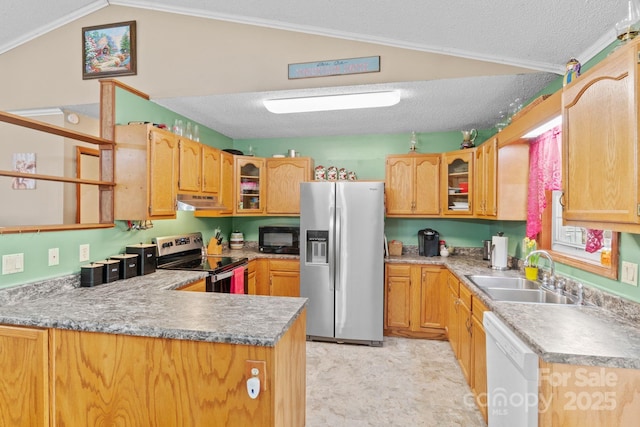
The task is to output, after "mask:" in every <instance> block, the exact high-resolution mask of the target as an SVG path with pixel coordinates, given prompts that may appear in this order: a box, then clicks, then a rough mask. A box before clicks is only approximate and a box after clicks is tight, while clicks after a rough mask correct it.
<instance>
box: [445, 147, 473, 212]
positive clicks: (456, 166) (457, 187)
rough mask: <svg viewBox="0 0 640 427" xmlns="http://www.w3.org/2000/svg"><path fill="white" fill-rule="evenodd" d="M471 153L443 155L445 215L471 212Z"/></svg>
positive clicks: (459, 152)
mask: <svg viewBox="0 0 640 427" xmlns="http://www.w3.org/2000/svg"><path fill="white" fill-rule="evenodd" d="M472 154H473V153H472V151H471V150H465V151H457V152H451V153H446V154H444V155H443V156H444V161H443V165H444V171H445V172H444V173H445V177H444V178H445V179H444V182H446V183H447V184H446V185H447V189H446V192H447V195H446V198H445V200H446V206H445V209H444V212H445V214H449V215H460V214H470V213H471V212H472V206H471V201H472V200H473V199H472V197H471V194H472V191H473V190H472V182H471V181H472V179H471V178H472V176H473V173H472V172H473V171H472V170H471V169H472V162H471V160H472Z"/></svg>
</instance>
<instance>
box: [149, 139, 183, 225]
mask: <svg viewBox="0 0 640 427" xmlns="http://www.w3.org/2000/svg"><path fill="white" fill-rule="evenodd" d="M149 145H150V164H151V167H150V169H151V170H150V171H149V174H150V179H149V181H150V189H149V216H151V217H155V216H167V217H173V218H175V216H176V203H177V202H176V200H177V196H176V190H177V185H176V183H177V174H178V142H177V141H176V139H175V138H173V137H172V134H170V133H168V132H162V133H161V132H159V131H151V132H150V144H149Z"/></svg>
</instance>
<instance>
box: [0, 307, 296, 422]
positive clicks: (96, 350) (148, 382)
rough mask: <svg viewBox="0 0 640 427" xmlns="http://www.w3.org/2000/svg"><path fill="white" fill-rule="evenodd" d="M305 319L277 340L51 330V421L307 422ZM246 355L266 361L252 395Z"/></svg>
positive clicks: (29, 413)
mask: <svg viewBox="0 0 640 427" xmlns="http://www.w3.org/2000/svg"><path fill="white" fill-rule="evenodd" d="M305 322H306V314H305V313H303V314H302V315H301V316H299V317H298V318H297V319H296V320H295V322H294V324H293V325H292V326H291V328H290V329H289V330H288V331H287V332H286V333H285V335H284V336H283V337H282V339H281V340H280V341H279V342H278V343H277V344H276V345H275V346H274V347H259V346H249V345H234V344H228V343H208V342H200V341H188V340H171V339H163V338H150V337H139V336H128V335H115V334H102V333H94V332H82V331H69V330H60V329H54V330H51V334H52V337H51V345H52V349H51V350H52V352H51V357H52V365H51V366H52V369H53V372H52V375H51V381H52V384H51V385H52V392H51V396H52V405H53V406H52V417H53V425H55V426H97V425H102V426H116V425H118V426H125V425H130V426H152V425H155V426H160V425H180V426H206V425H211V426H213V425H216V426H217V425H220V426H222V425H234V426H241V425H256V426H304V424H305V399H306V398H305V369H306V347H305V324H306V323H305ZM45 333H46V331H45ZM45 342H46V340H45ZM247 361H259V362H264V366H265V367H266V368H265V371H266V372H264V375H265V376H264V379H265V380H264V384H263V385H264V387H263V388H262V391H261V392H260V395H259V396H258V398H257V399H251V398H250V397H249V395H248V394H247V388H246V381H247V379H248V378H249V376H250V367H251V365H250V363H248V362H247ZM4 375H5V373H4V372H3V376H4ZM45 378H46V376H45ZM41 390H42V389H41ZM46 409H47V410H45V411H44V412H47V411H48V408H46ZM32 412H34V411H33V410H27V408H26V407H22V408H21V409H20V411H19V412H18V414H19V415H20V416H21V417H22V416H27V415H31V414H32ZM4 414H5V412H4V410H3V411H2V415H0V416H4ZM2 425H44V424H36V423H32V424H29V423H27V424H13V423H3V424H2ZM47 425H48V424H47Z"/></svg>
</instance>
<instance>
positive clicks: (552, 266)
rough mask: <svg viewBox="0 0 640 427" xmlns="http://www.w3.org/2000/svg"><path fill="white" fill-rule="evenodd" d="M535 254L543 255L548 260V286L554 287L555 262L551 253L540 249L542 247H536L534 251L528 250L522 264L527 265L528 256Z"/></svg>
mask: <svg viewBox="0 0 640 427" xmlns="http://www.w3.org/2000/svg"><path fill="white" fill-rule="evenodd" d="M535 254H539V255H542V256H544V257H545V258H546V259H547V260H548V261H549V269H550V270H551V275H550V276H549V287H550V288H551V289H555V283H556V264H555V262H554V261H553V258H551V255H550V254H549V252H547V251H545V250H542V249H536V250H535V251H531V252H529V254H528V255H527V257H526V258H525V259H524V265H525V266H528V265H529V258H531V256H532V255H535Z"/></svg>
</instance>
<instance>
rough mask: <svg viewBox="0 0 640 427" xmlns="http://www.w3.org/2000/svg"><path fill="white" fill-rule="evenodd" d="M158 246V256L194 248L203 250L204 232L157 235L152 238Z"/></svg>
mask: <svg viewBox="0 0 640 427" xmlns="http://www.w3.org/2000/svg"><path fill="white" fill-rule="evenodd" d="M151 242H152V243H153V244H155V245H156V247H157V248H158V256H166V255H173V254H177V253H181V252H187V251H190V250H194V249H199V250H201V249H202V247H203V246H204V241H203V240H202V233H200V232H197V233H189V234H181V235H177V236H165V237H156V238H153V239H152V240H151Z"/></svg>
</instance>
